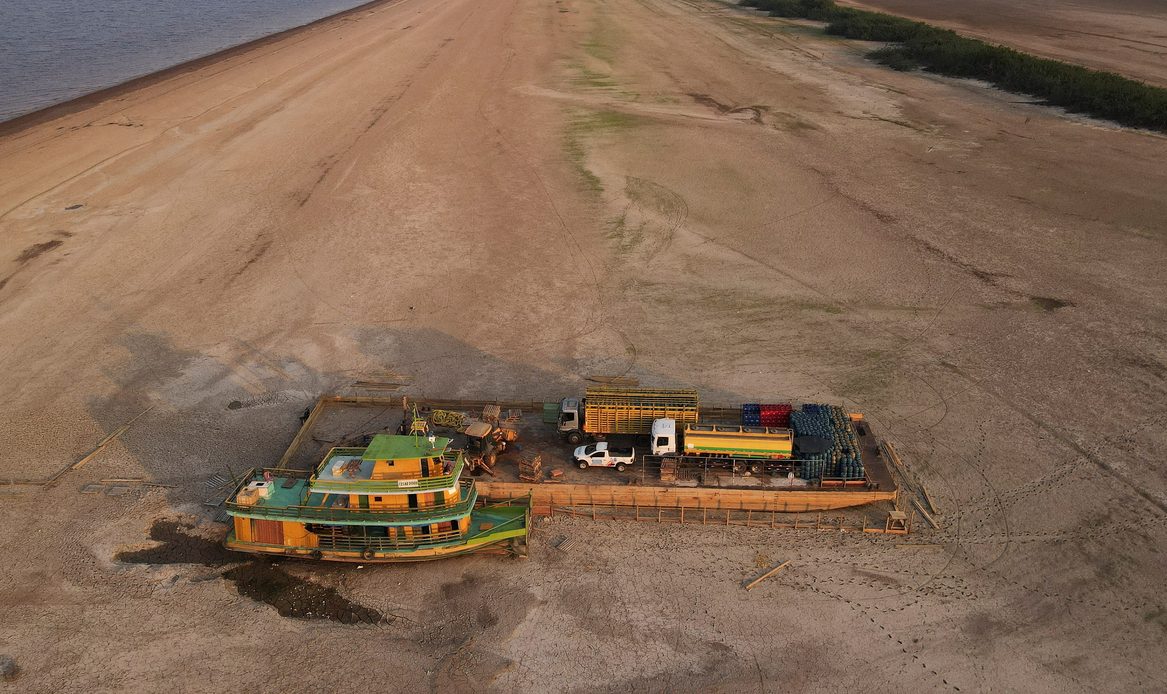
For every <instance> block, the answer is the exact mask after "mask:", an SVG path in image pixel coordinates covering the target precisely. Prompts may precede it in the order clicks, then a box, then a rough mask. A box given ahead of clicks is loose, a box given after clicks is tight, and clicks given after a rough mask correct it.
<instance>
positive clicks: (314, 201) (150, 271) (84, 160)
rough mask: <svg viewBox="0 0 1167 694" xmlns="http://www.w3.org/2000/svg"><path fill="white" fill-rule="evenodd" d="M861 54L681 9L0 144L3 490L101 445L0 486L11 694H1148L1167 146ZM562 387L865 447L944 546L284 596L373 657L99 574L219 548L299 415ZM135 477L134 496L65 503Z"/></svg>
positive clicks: (314, 59)
mask: <svg viewBox="0 0 1167 694" xmlns="http://www.w3.org/2000/svg"><path fill="white" fill-rule="evenodd" d="M873 4H874V3H873ZM889 9H892V10H894V9H895V8H892V7H890V6H889ZM989 31H992V30H991V29H990V30H989ZM868 48H869V47H867V46H863V45H859V44H853V43H849V42H845V41H840V40H837V39H834V38H830V37H825V36H823V35H821V33H818V32H815V31H812V30H810V29H808V28H807V26H805V25H804V24H799V23H792V22H784V21H780V20H775V19H771V18H767V17H762V16H760V15H758V14H756V13H752V12H748V11H743V10H739V9H737V8H734V7H731V6H728V5H725V4H723V3H717V2H707V1H704V0H555V1H554V2H545V3H536V2H530V1H528V0H503V1H501V2H492V3H480V2H471V1H470V0H392V1H388V2H376V3H371V4H370V5H368V6H365V7H363V8H361V9H359V10H356V11H353V12H350V13H346V14H345V15H341V16H338V17H335V18H331V19H329V20H324V21H321V22H318V23H316V24H313V25H311V26H309V27H305V28H303V29H299V30H294V31H291V32H286V33H284V34H281V35H279V36H276V37H272V38H269V39H267V40H264V41H261V42H257V43H255V44H251V45H248V46H246V47H242V48H240V49H235V50H232V51H228V52H226V53H224V54H222V55H219V56H216V57H214V58H212V59H207V60H203V61H198V62H196V63H194V64H190V65H187V66H182V67H179V68H176V69H173V70H170V71H167V72H166V73H163V74H161V75H158V76H155V77H153V78H149V79H145V80H142V81H140V82H137V83H135V84H132V85H128V86H127V87H123V88H119V89H115V90H112V91H109V92H106V93H104V94H102V95H99V96H97V97H93V98H89V99H87V100H83V101H81V102H78V103H74V104H68V105H65V106H63V107H61V108H58V109H56V110H53V111H50V112H47V113H44V114H40V115H37V116H34V117H30V118H29V119H27V120H24V121H22V122H18V123H14V124H10V125H9V126H7V127H4V126H0V244H2V248H0V365H2V367H3V368H2V369H0V392H2V393H3V394H4V397H3V399H2V400H0V416H2V417H3V420H2V421H3V425H2V426H0V442H2V445H3V450H4V455H3V456H2V457H0V480H9V481H10V482H12V481H16V482H19V481H22V480H24V481H36V480H41V479H46V478H49V477H52V476H54V475H56V474H57V473H58V472H59V471H61V470H62V469H65V468H68V467H69V466H71V465H73V464H74V463H76V462H77V461H78V460H81V459H83V457H84V456H86V455H87V454H88V453H90V452H91V451H92V450H93V449H94V447H95V445H96V444H97V443H98V442H100V441H101V440H102V439H103V438H104V437H106V436H107V435H109V434H111V433H113V432H115V431H118V430H119V428H120V427H123V426H125V425H127V424H129V426H128V428H127V429H125V430H124V432H123V433H121V434H120V435H119V436H118V437H117V439H116V441H114V442H113V443H111V444H110V445H108V446H107V447H105V448H104V449H102V451H101V452H100V454H99V455H97V456H95V457H93V458H92V459H91V460H88V461H87V462H86V463H85V464H84V466H82V467H79V468H78V469H75V470H70V471H69V472H67V473H65V474H63V475H61V476H60V477H59V478H57V481H56V483H55V484H53V485H51V486H47V487H42V486H38V485H33V484H8V485H2V484H0V522H2V523H3V526H4V528H5V529H4V531H3V532H0V606H2V608H3V611H4V615H5V617H4V619H2V620H0V655H7V656H10V657H12V658H13V659H14V660H15V662H16V663H17V665H18V666H19V668H20V675H19V679H18V680H17V681H16V683H15V684H14V685H13V686H17V687H19V688H21V689H22V690H23V691H30V692H49V691H52V692H67V691H85V692H91V691H108V690H115V689H117V690H132V691H156V690H158V689H162V688H164V687H168V688H175V687H178V688H181V689H182V690H184V691H221V690H222V689H224V688H227V687H233V688H238V689H246V690H258V689H264V690H269V689H286V690H292V691H317V690H328V691H331V690H334V689H340V688H349V687H358V686H365V687H367V686H370V685H372V686H376V687H378V688H382V689H389V690H391V691H399V690H405V689H410V690H413V689H423V688H424V689H429V690H440V691H469V690H472V689H473V690H479V691H494V690H511V691H546V692H569V691H653V692H655V691H731V690H732V691H790V690H795V691H837V690H839V689H842V688H862V689H864V690H868V691H887V690H892V689H896V690H910V691H916V690H931V691H937V690H939V691H957V690H959V691H965V692H969V691H985V690H991V689H995V690H1008V691H1015V690H1023V691H1031V692H1054V691H1056V692H1059V693H1064V692H1072V691H1092V690H1097V689H1099V688H1105V689H1113V690H1128V691H1152V690H1157V689H1162V688H1163V687H1164V683H1165V681H1167V666H1165V665H1164V664H1163V663H1162V662H1160V660H1159V659H1156V658H1153V657H1149V655H1148V654H1153V653H1156V652H1160V651H1162V649H1163V648H1164V646H1165V645H1167V644H1165V642H1167V603H1165V602H1164V598H1163V596H1162V591H1161V585H1162V576H1163V575H1164V571H1165V570H1167V560H1165V559H1164V556H1165V554H1164V552H1163V548H1164V542H1165V540H1167V522H1165V521H1167V472H1165V470H1167V468H1165V467H1164V465H1163V463H1162V461H1163V458H1164V454H1165V453H1167V434H1165V433H1164V431H1165V430H1164V427H1163V424H1164V423H1165V422H1167V405H1165V403H1167V309H1165V308H1164V307H1165V305H1167V304H1165V302H1164V297H1167V273H1165V272H1164V270H1163V258H1164V256H1165V252H1164V251H1165V248H1164V244H1165V242H1167V239H1165V236H1164V233H1165V231H1167V229H1165V226H1164V221H1163V220H1165V219H1167V196H1165V195H1164V191H1167V168H1164V166H1163V162H1164V161H1167V139H1165V138H1164V137H1162V136H1160V135H1155V134H1151V133H1147V132H1139V131H1133V130H1128V129H1122V128H1119V127H1116V126H1113V125H1110V124H1107V123H1102V122H1096V121H1090V120H1088V119H1084V118H1080V117H1071V116H1067V115H1065V114H1063V113H1060V112H1058V111H1057V110H1055V109H1050V108H1046V107H1043V106H1040V105H1036V104H1033V103H1029V101H1030V100H1028V99H1025V98H1023V97H1018V96H1017V95H1012V94H1005V93H1002V92H998V91H995V90H992V89H988V88H986V87H985V86H984V85H981V84H977V83H973V82H969V81H959V80H951V79H946V78H940V77H937V76H934V75H928V74H919V73H897V72H893V71H890V70H887V69H885V68H882V67H880V66H877V65H874V64H872V63H870V62H868V61H866V60H865V59H864V58H863V55H864V52H865V51H866V50H868ZM1108 61H1110V59H1109V58H1108V59H1106V60H1100V62H1099V64H1103V63H1106V64H1110V65H1113V63H1111V62H1108ZM1145 68H1146V64H1145V63H1142V62H1139V61H1133V62H1131V63H1130V73H1131V74H1144V75H1146V74H1149V73H1146V72H1140V71H1141V70H1145ZM594 374H605V375H617V376H626V377H632V378H636V379H639V381H640V382H642V383H645V384H652V385H660V386H682V385H683V386H692V387H696V388H698V389H700V390H701V392H702V393H703V395H704V396H705V398H706V400H707V401H709V402H717V403H737V402H743V401H759V400H785V399H790V400H796V401H809V402H833V403H841V404H845V405H846V406H847V407H849V408H854V409H855V410H856V411H861V412H864V413H865V414H866V415H867V416H868V417H869V418H870V419H871V421H872V423H873V425H874V426H876V427H878V429H879V431H880V433H881V434H882V435H885V436H887V437H888V438H889V439H890V440H892V441H894V442H895V443H896V445H897V446H898V447H899V449H900V450H901V452H902V453H903V455H904V458H905V461H906V462H907V463H908V465H909V466H910V468H911V469H912V471H913V472H914V474H916V475H917V476H918V477H919V478H920V479H921V480H922V481H924V482H925V483H926V484H927V486H928V488H929V490H930V491H931V492H932V494H933V495H934V496H935V497H936V501H937V503H938V505H939V506H940V507H941V510H942V514H941V515H940V521H941V528H940V529H933V530H929V529H926V528H919V532H918V533H916V534H914V535H912V536H911V537H910V540H909V541H910V542H911V543H913V544H912V545H911V546H908V547H902V546H900V543H898V542H897V541H895V540H893V539H889V538H883V537H874V536H873V537H866V536H863V535H861V534H860V535H856V534H848V535H840V534H837V533H813V532H807V531H770V530H763V529H747V528H728V529H727V528H713V527H709V528H688V527H686V528H678V527H670V526H657V525H654V524H650V523H643V524H637V523H619V522H591V521H583V520H565V519H553V520H551V521H545V522H540V524H538V525H537V526H536V529H535V535H534V536H533V538H532V553H531V557H530V559H528V560H526V561H517V560H516V561H508V560H506V559H500V558H497V557H468V558H460V559H453V560H449V561H446V562H435V563H426V564H420V565H412V566H407V567H375V568H374V567H367V568H365V569H357V568H356V567H351V566H344V567H336V566H327V567H320V566H316V565H312V564H310V563H293V562H288V563H286V564H284V565H281V567H280V568H281V570H284V571H286V572H288V573H289V574H291V575H294V576H296V577H298V578H300V579H303V580H304V581H307V582H309V583H311V584H313V585H317V586H323V587H326V588H328V589H332V590H334V591H335V592H336V593H338V594H340V595H343V596H345V597H346V598H347V599H349V600H352V601H354V602H357V603H360V604H362V605H367V606H370V607H373V608H376V609H377V610H378V611H380V612H381V613H383V614H386V615H394V617H393V618H392V619H390V620H388V621H387V622H386V623H383V624H380V625H378V626H370V625H359V626H358V625H350V624H341V623H337V622H332V621H327V620H312V619H300V618H290V617H286V616H281V614H279V612H278V611H277V610H276V609H274V608H273V607H272V606H270V605H268V604H265V603H263V602H262V601H261V600H254V599H252V598H251V597H249V596H248V595H247V594H245V593H243V592H241V591H240V589H239V587H238V586H239V582H238V581H235V582H232V581H231V580H228V579H226V578H224V576H223V571H224V570H226V566H227V565H226V564H224V563H223V561H221V560H220V559H218V558H207V559H206V561H203V562H200V561H196V560H191V561H187V562H178V563H166V562H158V563H154V564H151V563H146V564H142V563H131V562H126V561H120V560H119V559H118V558H117V557H118V555H119V552H123V551H127V550H133V549H137V548H147V547H150V545H151V540H150V532H151V527H152V526H154V525H155V523H156V522H157V521H159V520H160V519H179V520H180V521H181V522H182V523H184V524H187V525H189V526H190V527H191V528H194V529H193V530H190V532H191V533H194V534H196V535H200V536H206V537H214V533H215V532H216V525H215V524H214V523H213V522H212V521H211V520H210V514H209V513H208V511H207V509H206V507H204V505H203V501H204V500H205V499H206V497H207V492H206V490H207V484H206V483H207V480H208V478H209V477H211V476H212V475H215V474H220V473H223V472H224V470H226V469H228V468H230V469H235V470H241V469H245V468H248V467H251V466H255V465H261V466H262V465H267V464H271V463H272V462H274V461H276V460H278V459H279V457H280V455H281V453H282V452H283V450H284V449H285V448H286V446H287V445H288V442H289V440H290V439H291V437H292V436H293V434H294V432H295V431H296V428H297V427H298V425H299V421H298V419H297V418H298V416H299V415H300V413H301V412H302V411H303V410H304V408H305V407H307V406H308V405H310V404H311V403H312V401H313V400H314V398H315V397H317V396H318V395H320V394H321V393H324V392H333V391H343V392H353V389H352V384H353V383H354V382H355V381H358V380H374V381H394V382H403V383H405V384H406V385H405V386H404V387H403V388H402V389H401V391H399V392H401V393H411V394H416V395H429V396H448V397H466V398H481V399H489V398H522V399H540V398H542V399H546V400H557V399H558V398H560V397H563V396H565V395H571V394H576V393H578V392H580V391H582V388H583V387H584V379H585V378H586V377H587V376H589V375H594ZM128 478H142V479H147V480H150V481H153V482H155V483H157V484H159V485H166V486H157V487H147V486H138V487H133V488H131V489H129V490H128V491H126V492H124V493H117V494H110V493H106V492H101V493H86V490H87V488H89V489H90V490H91V488H90V487H89V485H98V486H100V484H101V480H104V479H128ZM184 527H186V526H184ZM560 536H571V537H574V538H576V539H578V540H579V543H580V546H579V549H577V550H576V551H574V552H572V553H565V552H561V551H559V550H555V549H554V548H553V547H552V546H551V542H552V540H553V539H554V538H556V537H560ZM206 556H207V557H211V556H212V555H210V554H208V555H206ZM215 557H217V555H215ZM788 558H791V559H793V560H794V562H793V564H792V566H791V568H790V569H789V570H786V571H784V572H783V573H782V574H780V575H778V576H776V577H775V578H774V579H772V580H769V581H767V582H766V583H764V584H762V586H761V587H759V588H758V589H757V590H753V591H750V592H748V593H747V592H745V591H743V590H742V589H741V582H742V581H743V580H744V579H746V578H748V577H749V576H750V575H752V574H753V573H755V572H756V571H757V566H759V565H763V564H764V563H766V562H772V561H779V560H784V559H788Z"/></svg>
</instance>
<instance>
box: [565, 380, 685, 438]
mask: <svg viewBox="0 0 1167 694" xmlns="http://www.w3.org/2000/svg"><path fill="white" fill-rule="evenodd" d="M658 419H671V420H673V421H675V422H683V423H696V422H698V421H699V414H698V400H697V391H695V390H685V389H680V390H676V389H660V388H622V387H616V386H594V387H591V388H588V389H587V391H585V393H584V397H583V398H582V399H581V398H564V399H563V400H562V401H561V402H560V403H559V421H558V430H559V433H560V434H562V435H563V437H564V438H566V439H567V440H568V441H570V442H571V443H572V444H580V443H583V441H584V440H585V439H602V438H604V437H606V436H609V435H611V434H639V435H643V436H647V435H649V434H651V433H652V425H653V422H654V421H656V420H658Z"/></svg>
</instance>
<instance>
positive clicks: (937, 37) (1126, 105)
mask: <svg viewBox="0 0 1167 694" xmlns="http://www.w3.org/2000/svg"><path fill="white" fill-rule="evenodd" d="M741 4H742V5H745V6H748V7H756V8H758V9H760V10H763V11H766V12H769V13H770V15H771V16H774V17H789V18H797V19H812V20H817V21H820V22H827V29H826V31H827V33H828V34H833V35H836V36H842V37H844V38H849V39H859V40H863V41H883V42H886V43H893V44H896V45H893V46H887V47H885V48H880V49H878V50H875V51H872V52H870V53H869V54H868V57H869V58H871V59H873V60H876V61H878V62H880V63H882V64H884V65H887V66H889V67H892V68H894V69H896V70H914V69H917V68H923V69H925V70H928V71H930V72H935V73H938V74H942V75H949V76H951V77H972V78H976V79H981V80H984V81H986V82H990V83H991V84H993V85H994V86H996V87H999V88H1001V89H1004V90H1006V91H1010V92H1014V93H1018V94H1027V95H1029V96H1032V97H1035V98H1038V99H1041V100H1042V101H1043V102H1044V103H1046V104H1049V105H1052V106H1060V107H1062V108H1064V109H1066V110H1067V111H1070V112H1073V113H1083V114H1086V115H1090V116H1095V117H1097V118H1105V119H1108V120H1112V121H1114V122H1116V123H1119V124H1121V125H1126V126H1131V127H1136V128H1149V129H1153V130H1159V131H1163V132H1167V89H1162V88H1159V87H1153V86H1151V85H1149V84H1145V83H1143V82H1139V81H1137V80H1133V79H1130V78H1127V77H1123V76H1121V75H1116V74H1114V73H1112V72H1101V71H1099V70H1091V69H1089V68H1085V67H1082V66H1080V65H1071V64H1069V63H1063V62H1060V61H1057V60H1049V59H1046V58H1038V57H1036V56H1032V55H1029V54H1027V53H1021V52H1020V51H1015V50H1013V49H1012V48H1006V47H1004V46H996V45H993V44H989V43H985V42H984V41H979V40H977V39H970V38H968V37H965V36H961V35H959V34H957V33H956V32H954V31H950V30H948V29H939V28H937V27H934V26H931V25H929V24H925V23H923V22H916V21H913V20H910V19H904V18H903V17H896V16H894V15H890V14H884V13H882V12H868V11H866V10H856V9H851V8H849V7H839V6H838V5H836V4H835V3H834V2H832V0H741Z"/></svg>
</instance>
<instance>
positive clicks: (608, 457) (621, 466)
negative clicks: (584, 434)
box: [575, 441, 636, 472]
mask: <svg viewBox="0 0 1167 694" xmlns="http://www.w3.org/2000/svg"><path fill="white" fill-rule="evenodd" d="M635 459H636V449H635V448H610V447H609V446H608V442H607V441H600V442H599V443H590V444H588V445H586V446H580V447H579V448H577V449H575V464H576V465H578V466H579V469H580V470H587V469H588V468H590V467H614V468H616V469H617V470H618V471H620V472H624V470H625V469H626V468H628V467H629V466H630V465H632V462H633V461H634V460H635Z"/></svg>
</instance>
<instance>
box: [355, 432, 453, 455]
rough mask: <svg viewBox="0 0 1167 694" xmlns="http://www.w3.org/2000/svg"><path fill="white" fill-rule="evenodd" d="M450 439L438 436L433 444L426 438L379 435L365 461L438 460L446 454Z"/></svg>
mask: <svg viewBox="0 0 1167 694" xmlns="http://www.w3.org/2000/svg"><path fill="white" fill-rule="evenodd" d="M449 445H450V439H448V438H445V437H442V436H438V437H436V438H434V440H433V443H430V439H428V438H426V437H424V436H410V435H405V436H402V435H395V434H377V435H376V436H374V437H373V440H372V441H370V442H369V447H368V448H366V449H365V453H364V455H362V456H361V458H362V459H363V460H408V459H410V458H436V457H438V456H440V455H441V454H442V453H444V452H445V450H446V447H447V446H449Z"/></svg>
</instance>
